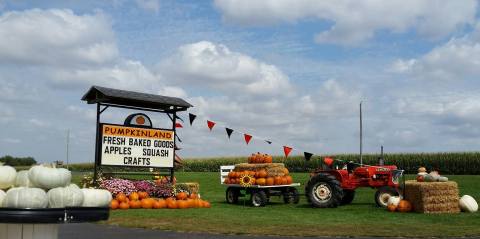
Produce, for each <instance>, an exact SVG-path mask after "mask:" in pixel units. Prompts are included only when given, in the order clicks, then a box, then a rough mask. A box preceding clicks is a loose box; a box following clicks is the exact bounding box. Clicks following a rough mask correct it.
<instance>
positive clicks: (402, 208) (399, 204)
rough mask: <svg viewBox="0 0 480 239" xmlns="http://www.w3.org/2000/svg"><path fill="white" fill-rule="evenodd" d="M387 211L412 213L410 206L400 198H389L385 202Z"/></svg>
mask: <svg viewBox="0 0 480 239" xmlns="http://www.w3.org/2000/svg"><path fill="white" fill-rule="evenodd" d="M387 210H388V211H390V212H410V211H412V204H411V203H410V202H409V201H407V200H404V199H401V198H400V197H395V196H393V197H390V198H388V202H387Z"/></svg>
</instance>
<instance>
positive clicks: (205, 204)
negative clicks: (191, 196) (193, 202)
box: [203, 201, 211, 208]
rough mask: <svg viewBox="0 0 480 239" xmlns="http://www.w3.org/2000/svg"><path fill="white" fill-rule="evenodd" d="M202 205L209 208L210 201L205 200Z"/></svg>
mask: <svg viewBox="0 0 480 239" xmlns="http://www.w3.org/2000/svg"><path fill="white" fill-rule="evenodd" d="M203 207H204V208H210V207H211V205H210V203H209V202H207V201H203Z"/></svg>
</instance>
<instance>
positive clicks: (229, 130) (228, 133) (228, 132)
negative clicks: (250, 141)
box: [225, 128, 233, 139]
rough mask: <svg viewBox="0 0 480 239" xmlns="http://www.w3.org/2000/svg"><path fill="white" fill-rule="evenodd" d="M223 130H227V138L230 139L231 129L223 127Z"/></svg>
mask: <svg viewBox="0 0 480 239" xmlns="http://www.w3.org/2000/svg"><path fill="white" fill-rule="evenodd" d="M225 130H226V131H227V135H228V138H229V139H230V136H232V133H233V129H230V128H225Z"/></svg>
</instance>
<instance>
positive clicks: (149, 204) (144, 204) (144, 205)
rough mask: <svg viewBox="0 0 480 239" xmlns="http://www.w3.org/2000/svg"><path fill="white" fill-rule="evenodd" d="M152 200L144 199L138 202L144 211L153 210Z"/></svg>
mask: <svg viewBox="0 0 480 239" xmlns="http://www.w3.org/2000/svg"><path fill="white" fill-rule="evenodd" d="M153 202H154V201H153V199H151V198H145V199H142V201H140V203H141V204H142V208H144V209H151V208H153Z"/></svg>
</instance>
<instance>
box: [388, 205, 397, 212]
mask: <svg viewBox="0 0 480 239" xmlns="http://www.w3.org/2000/svg"><path fill="white" fill-rule="evenodd" d="M387 210H388V211H390V212H395V211H396V210H397V207H396V206H395V205H394V204H388V206H387Z"/></svg>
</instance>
